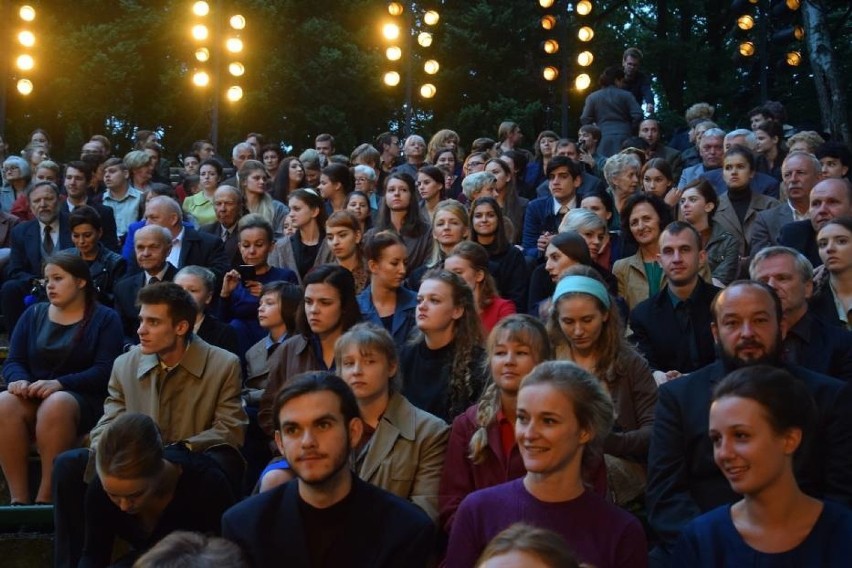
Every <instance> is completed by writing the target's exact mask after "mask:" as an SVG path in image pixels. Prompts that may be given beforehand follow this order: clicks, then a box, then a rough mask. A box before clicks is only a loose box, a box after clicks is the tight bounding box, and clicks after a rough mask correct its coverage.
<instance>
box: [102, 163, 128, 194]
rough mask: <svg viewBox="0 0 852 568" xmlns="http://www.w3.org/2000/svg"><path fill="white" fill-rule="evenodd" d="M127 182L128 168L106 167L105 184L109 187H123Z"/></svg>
mask: <svg viewBox="0 0 852 568" xmlns="http://www.w3.org/2000/svg"><path fill="white" fill-rule="evenodd" d="M126 183H127V170H125V169H123V168H122V167H121V166H110V167H108V168H104V185H106V186H107V188H109V189H121V188H122V187H124V184H126Z"/></svg>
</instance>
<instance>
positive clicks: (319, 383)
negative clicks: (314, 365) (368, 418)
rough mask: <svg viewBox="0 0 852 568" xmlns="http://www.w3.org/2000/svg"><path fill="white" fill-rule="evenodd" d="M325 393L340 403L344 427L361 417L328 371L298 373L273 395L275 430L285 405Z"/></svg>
mask: <svg viewBox="0 0 852 568" xmlns="http://www.w3.org/2000/svg"><path fill="white" fill-rule="evenodd" d="M344 270H345V269H344ZM325 391H327V392H330V393H332V394H334V395H336V396H337V398H338V400H339V401H340V413H341V414H343V420H344V421H345V422H346V425H348V424H349V423H350V422H352V420H353V419H355V418H359V417H360V416H361V411H360V410H359V409H358V401H357V400H356V399H355V395H354V394H353V393H352V389H351V388H349V385H347V384H346V383H345V382H344V381H343V379H341V378H340V377H338V376H337V375H335V374H334V373H329V372H328V371H310V372H307V373H299V374H298V375H296V376H295V377H293V378H291V379H290V381H289V382H288V383H286V384H285V386H284V387H282V388H281V390H280V391H278V394H276V395H275V402H273V404H272V423H273V424H274V426H275V429H276V430H280V429H281V417H280V416H279V415H280V414H281V409H282V408H283V407H284V405H285V404H287V403H288V402H290V401H291V400H293V399H294V398H298V397H300V396H303V395H306V394H310V393H314V392H325Z"/></svg>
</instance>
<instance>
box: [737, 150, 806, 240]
mask: <svg viewBox="0 0 852 568" xmlns="http://www.w3.org/2000/svg"><path fill="white" fill-rule="evenodd" d="M819 175H820V163H819V160H817V159H816V158H815V157H814V156H812V155H811V154H806V153H805V152H792V153H790V154H788V155H787V157H786V158H784V163H783V164H782V165H781V176H782V177H783V178H784V184H785V186H786V188H787V202H786V203H783V204H782V205H781V206H780V207H773V208H772V209H769V210H768V211H761V212H760V213H758V214H757V217H755V219H754V224H753V225H752V227H751V237H750V242H749V247H750V249H751V253H752V254H755V253H757V252H758V251H760V250H761V249H764V248H766V247H770V246H774V245H776V244H778V237H779V235H780V234H781V228H782V227H783V226H784V225H787V224H788V223H792V222H794V221H804V220H807V219H808V218H809V215H810V196H811V190H812V189H813V188H814V186H815V185H816V184H817V182H819ZM770 177H771V176H770ZM755 179H757V176H755ZM773 179H774V178H773ZM753 189H754V188H753Z"/></svg>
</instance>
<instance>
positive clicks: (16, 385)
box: [6, 381, 30, 398]
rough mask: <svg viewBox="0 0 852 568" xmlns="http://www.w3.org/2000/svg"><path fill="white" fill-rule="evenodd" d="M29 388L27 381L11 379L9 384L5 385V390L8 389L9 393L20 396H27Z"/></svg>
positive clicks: (28, 395)
mask: <svg viewBox="0 0 852 568" xmlns="http://www.w3.org/2000/svg"><path fill="white" fill-rule="evenodd" d="M29 388H30V382H29V381H13V382H11V383H9V386H8V387H6V390H7V391H9V394H13V395H15V396H20V397H21V398H29V397H30V394H29Z"/></svg>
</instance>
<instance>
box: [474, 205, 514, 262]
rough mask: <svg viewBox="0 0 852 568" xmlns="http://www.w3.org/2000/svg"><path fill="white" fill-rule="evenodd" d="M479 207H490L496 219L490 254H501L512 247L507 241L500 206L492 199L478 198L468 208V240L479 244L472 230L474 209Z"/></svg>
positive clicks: (504, 217)
mask: <svg viewBox="0 0 852 568" xmlns="http://www.w3.org/2000/svg"><path fill="white" fill-rule="evenodd" d="M480 205H487V206H488V207H490V208H491V210H492V211H494V215H496V217H497V233H496V234H495V235H494V245H493V247H492V253H491V254H494V255H499V254H503V253H504V252H506V250H507V249H508V248H509V247H510V246H511V245H512V243H511V242H510V241H509V233H508V232H507V227H506V216H505V215H504V214H503V208H502V207H500V204H499V203H497V200H496V199H494V198H493V197H489V196H485V197H480V198H478V199H477V200H476V201H474V202H473V205H471V206H470V240H472V241H473V242H475V243H478V242H479V235H477V234H476V231H474V230H473V215H474V214H475V213H476V208H477V207H479V206H480Z"/></svg>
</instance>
